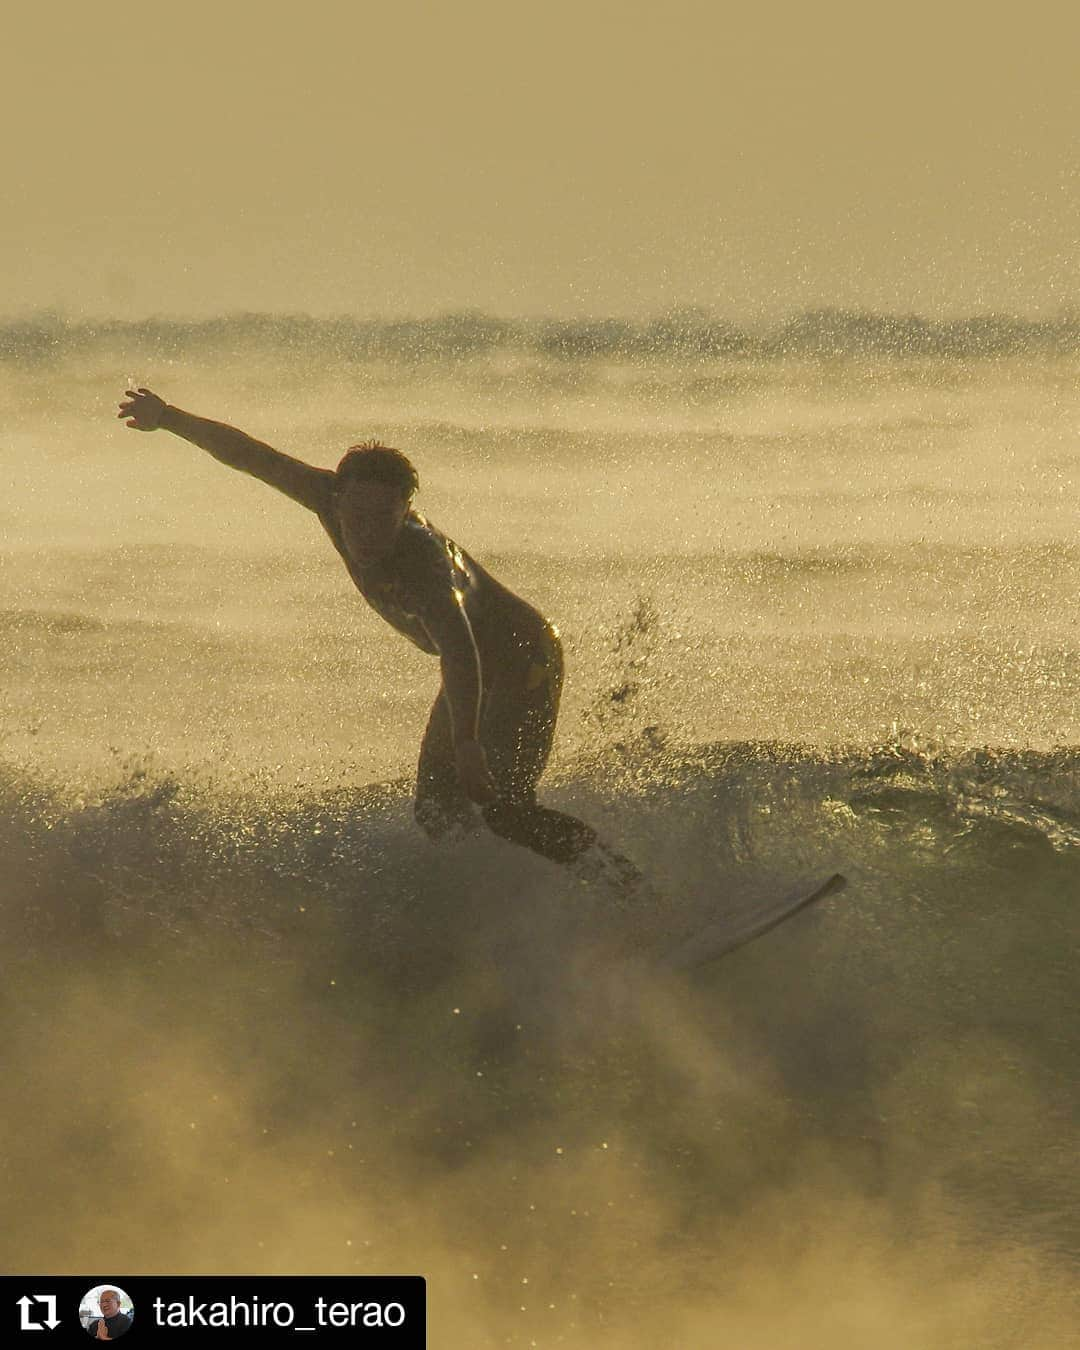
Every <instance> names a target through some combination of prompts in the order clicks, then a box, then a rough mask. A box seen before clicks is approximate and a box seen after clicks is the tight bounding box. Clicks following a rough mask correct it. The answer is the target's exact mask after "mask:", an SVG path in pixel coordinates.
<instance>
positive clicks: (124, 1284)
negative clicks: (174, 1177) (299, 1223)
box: [0, 1274, 427, 1350]
mask: <svg viewBox="0 0 1080 1350" xmlns="http://www.w3.org/2000/svg"><path fill="white" fill-rule="evenodd" d="M102 1322H104V1324H105V1327H104V1332H102V1331H101V1330H99V1327H100V1324H101V1323H102ZM249 1330H250V1331H253V1332H255V1333H256V1334H257V1335H258V1337H259V1341H260V1343H272V1344H276V1345H284V1344H286V1343H288V1344H291V1345H294V1346H295V1345H301V1344H303V1343H306V1342H310V1341H316V1342H320V1343H321V1342H322V1341H324V1340H329V1339H336V1340H337V1341H338V1342H339V1343H343V1342H344V1341H346V1340H351V1341H354V1342H356V1343H357V1344H359V1345H360V1346H371V1347H372V1350H384V1348H385V1350H425V1347H426V1345H427V1285H426V1282H425V1281H424V1279H423V1277H422V1276H420V1275H326V1276H323V1275H295V1276H294V1275H280V1276H277V1275H275V1276H268V1275H161V1276H158V1275H110V1274H102V1275H4V1276H0V1340H3V1341H4V1342H5V1343H6V1342H7V1336H6V1335H4V1334H3V1333H4V1332H7V1333H9V1334H10V1333H14V1336H15V1337H17V1338H18V1344H20V1345H34V1344H36V1345H40V1346H41V1347H42V1350H48V1348H49V1347H50V1346H58V1347H59V1346H68V1345H79V1346H83V1347H86V1346H87V1345H89V1344H90V1343H91V1342H92V1341H95V1340H96V1341H98V1342H99V1343H100V1342H102V1341H106V1342H111V1341H117V1340H122V1341H124V1343H125V1350H136V1347H137V1346H139V1345H140V1344H141V1345H144V1346H154V1345H157V1344H158V1342H159V1341H160V1340H161V1338H162V1337H165V1336H173V1335H175V1336H177V1337H181V1336H182V1337H185V1338H186V1339H187V1340H189V1341H190V1340H191V1339H192V1338H193V1337H203V1336H217V1337H219V1338H220V1337H221V1336H222V1335H223V1334H224V1335H228V1334H229V1333H236V1332H237V1331H241V1332H243V1331H249Z"/></svg>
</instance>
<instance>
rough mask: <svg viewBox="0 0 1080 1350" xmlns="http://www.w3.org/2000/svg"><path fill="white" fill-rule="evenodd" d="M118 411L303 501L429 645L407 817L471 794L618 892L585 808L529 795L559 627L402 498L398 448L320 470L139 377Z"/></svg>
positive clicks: (546, 728)
mask: <svg viewBox="0 0 1080 1350" xmlns="http://www.w3.org/2000/svg"><path fill="white" fill-rule="evenodd" d="M118 416H119V417H121V418H123V419H126V423H127V425H128V426H129V427H132V428H134V429H135V430H136V431H157V430H159V429H161V430H164V431H170V432H172V433H173V434H174V435H175V436H179V437H181V438H182V439H183V440H186V441H189V442H190V443H191V444H192V445H196V446H198V447H199V448H200V449H202V450H206V451H207V452H208V453H209V454H211V455H212V456H213V457H214V458H215V459H217V460H219V461H220V462H221V463H222V464H227V465H228V466H229V467H230V468H233V469H239V470H241V471H242V472H244V473H248V474H251V475H253V476H254V477H255V478H258V479H260V480H261V481H262V482H264V483H268V484H269V485H270V486H271V487H273V488H277V490H278V491H279V492H283V493H285V495H286V496H288V497H291V498H292V500H293V501H296V502H299V503H300V505H301V506H306V507H307V508H308V510H310V511H313V512H314V513H315V514H316V516H318V518H319V522H320V523H321V525H322V527H323V529H324V530H325V531H326V533H327V534H328V535H329V537H330V541H331V543H332V544H333V545H334V547H335V548H336V549H337V551H338V553H339V554H340V555H341V558H342V561H343V562H344V564H345V567H346V570H347V571H348V573H349V576H350V577H351V578H352V581H353V584H354V585H355V586H356V588H357V590H358V591H359V592H360V594H361V595H362V596H363V597H364V599H365V600H366V601H367V602H368V604H369V605H370V606H371V607H372V609H374V610H375V612H376V613H377V614H379V615H380V616H381V617H382V618H383V619H385V620H386V621H387V623H389V624H390V625H391V626H392V627H394V628H395V629H397V631H398V632H399V633H401V634H403V635H404V636H405V637H406V638H408V639H409V640H410V641H411V642H413V643H414V644H415V645H416V646H417V647H419V648H420V649H421V651H424V652H427V653H428V654H430V655H432V656H437V657H438V658H439V665H440V668H441V672H442V685H441V688H440V690H439V694H438V697H437V698H436V700H435V706H434V707H433V708H432V710H431V716H430V718H429V719H428V724H427V730H426V731H425V733H424V739H423V743H422V745H421V747H420V760H419V765H418V768H417V778H416V801H415V813H416V819H417V821H418V822H419V824H420V825H421V827H422V828H423V829H424V831H425V832H426V833H427V834H428V835H429V836H430V837H431V838H434V839H438V838H442V837H445V836H447V835H450V834H453V833H460V832H463V831H465V830H468V829H470V828H471V827H472V826H473V825H474V822H475V811H474V806H476V807H479V808H480V812H481V815H482V816H483V819H484V821H485V822H486V823H487V825H488V827H489V828H490V829H491V830H493V831H494V832H495V834H497V835H500V836H502V838H504V839H509V840H511V841H512V842H513V843H515V844H521V845H523V846H524V847H525V848H528V849H531V850H532V851H533V852H534V853H539V854H540V855H541V856H543V857H545V858H550V859H551V860H552V861H554V862H557V863H562V864H566V865H569V866H570V867H572V868H573V869H574V870H575V871H576V872H577V873H578V874H579V875H581V876H582V877H583V878H584V879H586V880H600V879H604V880H607V881H609V882H610V883H611V884H612V885H614V886H615V888H616V889H617V891H619V892H620V893H622V894H624V895H628V894H629V893H630V892H631V891H635V890H637V888H638V887H639V886H641V884H642V883H643V878H642V876H641V874H640V873H639V872H638V871H637V869H636V868H635V867H634V865H633V864H632V863H631V862H629V861H628V860H627V859H626V858H624V857H622V856H621V855H620V854H618V853H616V852H615V851H614V850H613V849H611V848H609V847H607V845H605V844H603V843H601V841H600V840H599V839H598V837H597V835H596V832H595V831H594V830H593V829H592V828H591V827H590V826H588V825H586V824H585V823H584V821H581V820H578V819H577V818H576V817H575V816H570V815H567V814H565V813H564V812H561V811H553V810H552V809H551V808H550V807H546V806H541V805H540V803H539V802H538V801H537V800H536V790H537V785H538V783H539V781H540V776H541V774H542V773H543V771H544V767H545V765H546V764H547V760H548V755H549V754H550V751H551V743H552V737H553V735H554V731H555V720H556V717H557V716H558V711H559V696H560V693H561V690H562V682H563V655H562V644H561V642H560V640H559V633H558V630H557V629H556V628H555V626H554V625H553V624H551V623H549V622H548V621H547V619H545V618H544V616H543V615H542V614H540V612H539V611H538V610H536V609H534V608H533V606H532V605H530V604H528V603H527V602H526V601H525V600H523V599H522V598H521V597H520V596H518V595H515V594H514V593H513V592H512V591H510V590H508V589H507V588H506V587H505V586H503V585H502V584H501V583H500V582H498V581H496V580H495V578H494V577H493V576H492V575H491V574H490V573H489V572H487V571H486V570H485V569H484V568H483V567H481V566H480V564H479V563H477V562H476V561H475V560H474V559H473V558H471V557H470V556H469V554H468V553H466V552H465V551H464V550H463V549H461V548H459V547H458V545H457V544H456V543H454V541H453V540H451V539H448V538H447V537H446V535H444V534H443V533H442V532H441V531H440V530H438V529H436V528H435V526H434V525H432V524H431V523H430V522H429V521H427V520H426V519H425V518H424V517H423V516H422V515H420V514H418V513H417V512H416V511H415V510H413V506H412V501H413V495H414V493H415V492H416V491H417V489H418V487H419V477H418V475H417V472H416V469H415V468H414V467H413V465H412V464H411V463H410V461H409V460H408V459H407V458H406V456H405V455H404V454H402V452H401V451H400V450H395V449H392V448H390V447H387V446H384V445H380V444H379V443H378V442H375V441H371V442H367V443H365V444H363V445H356V446H353V447H352V448H351V449H350V450H348V451H347V452H346V454H345V456H344V458H343V459H342V460H341V462H340V463H339V464H338V466H337V469H336V470H330V469H319V468H316V467H315V466H314V465H311V464H306V463H304V462H303V461H302V460H298V459H293V458H292V457H291V456H289V455H285V454H282V453H281V451H279V450H275V449H273V448H272V447H271V446H269V445H265V444H263V443H262V442H261V441H257V440H254V439H253V438H252V437H251V436H248V435H246V434H245V433H244V432H242V431H239V430H237V429H236V428H235V427H231V426H227V425H225V424H224V423H222V422H214V421H211V420H209V419H208V418H205V417H197V416H196V415H195V414H193V413H189V412H183V411H182V410H181V409H180V408H175V407H173V406H172V405H171V404H168V403H166V402H165V400H164V399H162V398H159V397H158V395H157V394H154V393H152V392H151V391H150V390H149V389H136V390H131V389H129V390H127V391H126V396H125V401H124V402H122V403H121V404H120V411H119V414H118Z"/></svg>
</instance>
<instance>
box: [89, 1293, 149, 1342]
mask: <svg viewBox="0 0 1080 1350" xmlns="http://www.w3.org/2000/svg"><path fill="white" fill-rule="evenodd" d="M134 1312H135V1310H134V1308H133V1307H132V1303H131V1299H130V1298H128V1296H127V1294H125V1293H124V1291H123V1290H122V1289H117V1287H116V1285H114V1284H98V1285H95V1286H94V1288H93V1289H91V1290H90V1291H89V1292H88V1293H85V1294H84V1295H83V1298H82V1302H81V1303H80V1304H79V1321H80V1322H82V1324H83V1327H84V1328H85V1330H86V1334H87V1335H88V1336H93V1338H94V1339H95V1340H97V1341H118V1340H119V1339H120V1337H121V1336H122V1335H123V1334H124V1332H125V1331H128V1330H130V1328H131V1320H132V1317H133V1316H134Z"/></svg>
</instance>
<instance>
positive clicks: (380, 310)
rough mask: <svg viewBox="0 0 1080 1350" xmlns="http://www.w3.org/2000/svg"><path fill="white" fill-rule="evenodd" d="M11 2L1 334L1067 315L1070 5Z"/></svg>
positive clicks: (1072, 90)
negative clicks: (321, 323)
mask: <svg viewBox="0 0 1080 1350" xmlns="http://www.w3.org/2000/svg"><path fill="white" fill-rule="evenodd" d="M998 12H1001V13H1006V11H1005V10H1004V9H1002V10H1000V11H999V10H998V9H997V7H987V6H985V5H984V4H968V3H966V0H965V3H963V4H950V3H949V0H940V3H939V4H937V5H924V4H922V3H921V2H920V3H914V4H909V3H904V4H898V3H897V4H892V5H888V6H886V5H882V4H873V3H869V2H868V0H860V3H858V4H843V5H841V4H837V3H830V0H823V3H822V4H820V5H817V6H807V5H805V4H803V3H802V2H801V0H799V3H796V2H795V0H783V3H768V0H763V2H761V3H756V4H753V5H751V4H749V3H739V4H737V5H732V4H725V3H721V2H720V0H714V3H698V0H669V2H668V3H666V4H664V5H660V4H657V3H654V2H653V0H649V3H641V2H639V0H630V2H629V3H621V4H620V3H610V2H608V0H602V2H601V0H576V2H568V0H544V3H532V2H531V0H530V3H514V0H499V2H498V3H496V0H456V3H454V4H452V5H451V4H447V3H445V0H443V3H438V4H436V3H419V2H418V0H394V3H392V4H390V3H386V2H385V0H383V2H381V3H379V4H377V5H376V4H372V3H369V0H354V3H350V4H339V3H324V2H320V0H310V2H309V3H303V2H302V0H290V2H289V3H286V4H281V3H277V2H276V0H261V3H254V2H250V3H248V2H245V3H229V0H220V3H217V4H206V3H204V2H203V0H194V2H193V3H185V4H174V5H168V6H166V5H162V4H159V3H155V0H150V3H147V4H145V5H139V6H135V5H116V4H110V3H105V4H97V5H79V6H76V5H74V4H73V3H64V4H52V5H48V4H45V5H42V6H38V7H34V8H31V7H30V6H29V5H20V6H18V7H17V9H16V11H15V13H14V14H9V15H8V17H7V19H6V24H7V31H6V34H5V41H4V44H3V51H2V54H0V108H2V111H3V116H4V125H5V135H4V137H3V142H2V149H0V161H2V163H3V185H4V195H5V202H4V210H3V212H2V213H0V260H2V263H3V274H4V278H5V286H4V292H3V300H2V302H0V311H2V312H3V313H5V314H8V315H10V314H21V313H26V312H27V311H31V310H35V309H40V308H46V307H54V308H59V309H61V310H63V311H66V312H68V313H70V314H73V315H87V314H88V315H104V314H115V315H119V316H122V317H135V316H139V315H145V314H150V313H174V314H200V315H201V314H216V313H221V312H226V311H234V310H239V309H243V310H261V311H280V310H289V311H306V312H311V313H317V314H326V313H351V314H358V315H373V314H384V315H400V314H428V313H434V312H438V311H442V310H446V309H466V308H473V309H481V310H486V311H490V312H494V313H499V314H506V315H514V314H537V313H550V314H562V315H573V314H583V313H602V314H624V315H639V314H651V313H656V312H657V311H659V310H662V309H665V308H667V307H669V306H672V305H679V304H701V305H705V306H708V307H709V308H711V309H715V310H716V311H717V312H719V313H721V314H724V315H726V316H729V317H731V318H733V319H742V320H748V319H753V318H769V319H772V318H776V317H778V316H780V315H783V314H786V313H790V312H792V311H796V310H799V309H803V308H806V307H809V306H815V305H824V304H836V305H844V306H859V307H866V308H872V309H877V310H887V311H903V312H908V311H911V310H915V311H918V312H920V313H923V314H927V315H942V314H958V313H975V312H982V311H985V310H1008V311H1013V312H1020V313H1028V314H1055V313H1057V312H1059V311H1060V310H1061V309H1063V308H1069V307H1075V306H1077V305H1078V304H1080V258H1078V255H1080V249H1078V238H1080V227H1078V207H1080V139H1078V138H1080V81H1078V78H1077V77H1078V75H1080V8H1078V7H1077V6H1075V5H1065V4H1063V3H1062V4H1056V5H1054V6H1049V5H1043V4H1040V3H1034V4H1025V5H1023V6H1019V5H1017V6H1012V7H1010V8H1009V11H1008V17H1006V18H995V17H993V16H994V15H995V14H996V13H998Z"/></svg>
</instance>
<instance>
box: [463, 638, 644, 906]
mask: <svg viewBox="0 0 1080 1350" xmlns="http://www.w3.org/2000/svg"><path fill="white" fill-rule="evenodd" d="M533 655H534V657H535V659H534V660H533V661H532V662H531V663H530V664H529V666H528V669H527V670H526V671H525V673H524V676H523V677H522V678H517V679H509V678H506V677H505V676H504V678H503V679H501V680H499V681H496V683H495V685H494V687H493V688H492V689H491V690H490V691H489V696H488V700H487V704H486V707H485V710H484V718H483V725H482V730H481V735H482V738H483V743H484V748H485V750H486V751H487V756H488V763H489V765H490V767H491V772H492V776H493V777H494V779H495V783H496V786H497V788H498V789H499V800H498V801H497V802H494V803H493V804H492V805H491V806H485V807H484V810H483V816H484V820H485V821H486V822H487V824H488V826H489V827H490V829H491V830H492V831H494V833H495V834H498V835H500V836H502V838H504V839H509V840H511V842H513V843H515V844H521V845H522V846H523V847H524V848H528V849H531V850H532V851H533V852H534V853H539V854H540V855H541V856H542V857H545V858H550V859H551V860H552V861H553V862H557V863H562V864H564V865H566V866H569V867H570V868H571V869H572V870H573V871H574V872H576V873H577V874H578V875H579V876H581V877H582V878H583V879H584V880H586V881H604V882H606V883H608V884H610V885H612V886H613V887H614V888H616V889H617V890H619V891H621V892H623V893H626V894H629V893H630V892H631V891H633V890H635V889H636V888H638V887H639V886H640V885H641V884H642V883H643V882H644V878H643V877H642V875H641V873H640V872H639V871H638V870H637V868H636V867H635V866H634V865H633V863H632V862H630V861H629V859H627V858H624V857H623V856H622V855H621V854H619V853H616V852H615V850H614V849H612V848H610V847H609V846H608V845H607V844H605V843H603V842H602V841H601V840H600V838H599V836H598V835H597V833H596V831H595V830H594V829H593V828H592V827H591V826H590V825H586V824H585V822H584V821H582V820H579V819H578V818H577V817H576V816H571V815H568V814H567V813H566V812H564V811H554V810H552V809H551V808H550V807H546V806H541V805H540V804H539V802H538V801H537V800H536V789H537V785H538V784H539V781H540V776H541V774H542V773H543V772H544V769H545V767H546V765H547V761H548V756H549V755H550V753H551V745H552V741H553V739H554V735H555V723H556V720H557V719H558V715H559V699H560V696H561V693H562V682H563V663H562V646H561V644H560V642H559V639H558V635H557V634H556V633H554V632H551V633H550V637H549V639H548V640H546V641H544V642H543V643H541V644H540V646H539V647H538V649H537V651H536V652H534V653H533Z"/></svg>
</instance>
